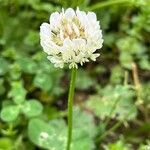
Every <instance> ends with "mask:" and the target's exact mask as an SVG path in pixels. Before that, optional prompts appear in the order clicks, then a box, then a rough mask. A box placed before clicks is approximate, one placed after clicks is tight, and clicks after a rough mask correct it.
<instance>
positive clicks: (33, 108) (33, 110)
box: [22, 100, 43, 118]
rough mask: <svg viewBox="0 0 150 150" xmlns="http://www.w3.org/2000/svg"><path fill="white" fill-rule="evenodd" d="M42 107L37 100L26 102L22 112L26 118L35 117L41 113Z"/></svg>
mask: <svg viewBox="0 0 150 150" xmlns="http://www.w3.org/2000/svg"><path fill="white" fill-rule="evenodd" d="M42 110H43V107H42V105H41V103H40V102H38V101H37V100H28V101H26V102H25V103H24V104H23V106H22V112H23V113H24V115H25V116H26V117H29V118H30V117H35V116H38V115H40V114H41V113H42Z"/></svg>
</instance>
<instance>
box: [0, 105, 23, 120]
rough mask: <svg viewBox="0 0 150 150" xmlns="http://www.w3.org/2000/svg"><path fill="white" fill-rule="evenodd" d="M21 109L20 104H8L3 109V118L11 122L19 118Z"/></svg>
mask: <svg viewBox="0 0 150 150" xmlns="http://www.w3.org/2000/svg"><path fill="white" fill-rule="evenodd" d="M19 112H20V109H19V107H18V106H7V107H4V108H3V109H2V111H1V114H0V116H1V119H2V120H3V121H6V122H11V121H14V120H16V119H17V117H18V115H19Z"/></svg>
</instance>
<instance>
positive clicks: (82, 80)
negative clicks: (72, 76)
mask: <svg viewBox="0 0 150 150" xmlns="http://www.w3.org/2000/svg"><path fill="white" fill-rule="evenodd" d="M78 76H79V78H77V81H76V87H77V88H78V89H81V90H86V89H88V88H90V87H91V86H92V85H93V84H94V83H95V81H94V80H92V79H91V78H90V76H88V74H86V73H85V71H79V72H78Z"/></svg>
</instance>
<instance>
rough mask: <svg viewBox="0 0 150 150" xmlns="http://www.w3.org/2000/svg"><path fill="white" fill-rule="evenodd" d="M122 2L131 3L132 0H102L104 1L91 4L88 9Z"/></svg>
mask: <svg viewBox="0 0 150 150" xmlns="http://www.w3.org/2000/svg"><path fill="white" fill-rule="evenodd" d="M122 3H133V1H132V0H110V1H104V2H99V3H97V4H95V5H93V6H91V7H90V8H89V9H88V10H96V9H99V8H103V7H107V6H111V5H116V4H122Z"/></svg>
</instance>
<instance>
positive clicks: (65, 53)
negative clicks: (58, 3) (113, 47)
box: [40, 8, 103, 68]
mask: <svg viewBox="0 0 150 150" xmlns="http://www.w3.org/2000/svg"><path fill="white" fill-rule="evenodd" d="M40 40H41V46H42V47H43V49H44V51H45V52H46V53H47V54H48V57H47V58H48V59H49V60H50V61H51V62H52V63H53V64H54V66H55V67H60V68H63V67H64V65H65V64H69V68H78V64H81V65H83V63H85V62H88V61H89V60H93V61H96V58H97V57H98V56H99V55H100V54H99V53H95V52H96V50H98V49H100V48H101V47H102V44H103V39H102V30H101V29H100V24H99V21H97V17H96V14H95V13H94V12H87V13H86V12H84V11H80V10H79V8H77V9H76V11H74V10H73V9H72V8H68V9H66V10H64V9H62V12H60V13H59V12H54V13H52V14H51V16H50V23H43V24H42V25H41V27H40Z"/></svg>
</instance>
